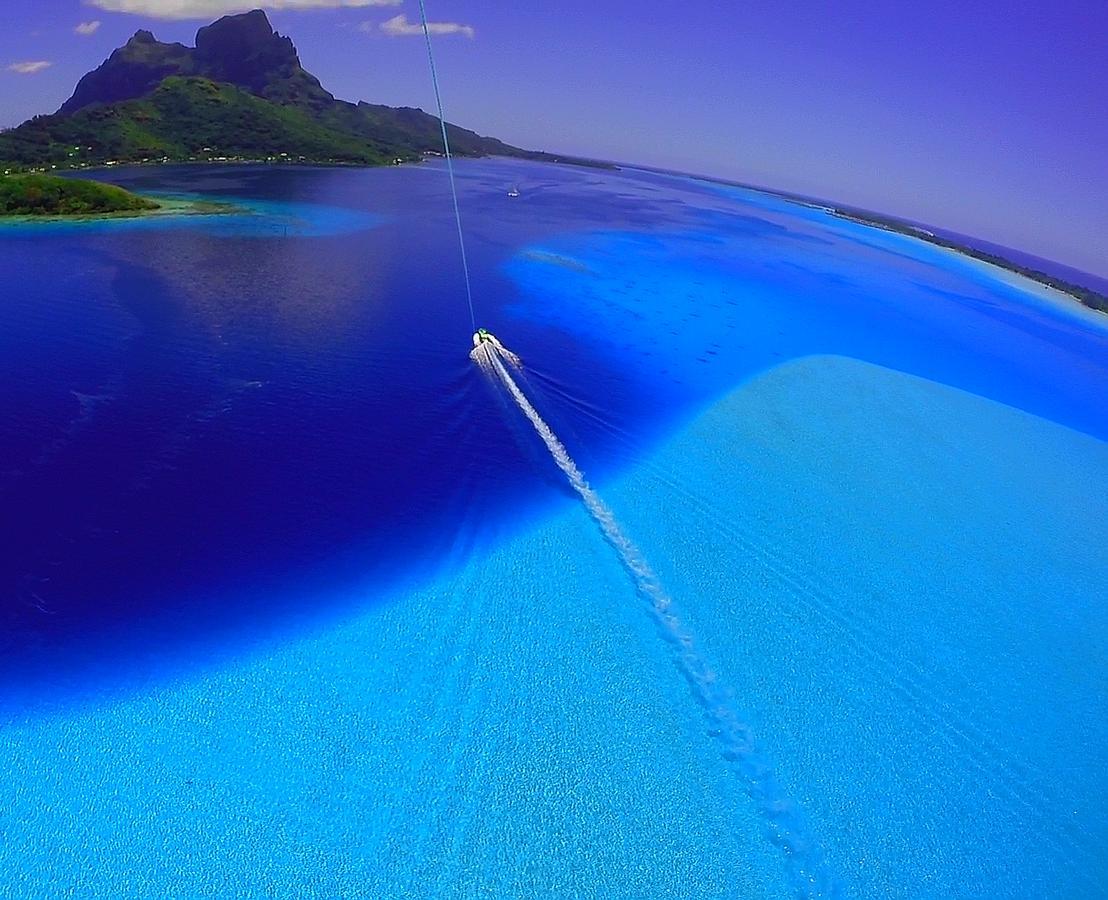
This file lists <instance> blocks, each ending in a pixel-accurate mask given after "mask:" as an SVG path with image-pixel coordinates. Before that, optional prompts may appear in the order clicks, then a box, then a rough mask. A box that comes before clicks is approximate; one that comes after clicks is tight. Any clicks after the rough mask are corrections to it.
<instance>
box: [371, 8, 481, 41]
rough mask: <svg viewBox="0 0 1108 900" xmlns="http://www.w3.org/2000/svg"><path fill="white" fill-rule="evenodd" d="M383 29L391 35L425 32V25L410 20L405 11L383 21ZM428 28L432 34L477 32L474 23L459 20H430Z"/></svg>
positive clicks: (469, 34)
mask: <svg viewBox="0 0 1108 900" xmlns="http://www.w3.org/2000/svg"><path fill="white" fill-rule="evenodd" d="M381 30H382V31H383V32H385V34H387V35H389V36H390V37H405V36H407V35H410V34H423V26H422V25H420V24H419V23H418V22H409V21H408V17H407V16H406V15H404V14H403V13H401V14H400V15H399V16H393V17H392V18H391V19H389V20H388V21H387V22H382V23H381ZM427 30H428V31H429V32H431V34H464V35H465V36H466V37H467V38H471V37H473V36H474V35H475V34H476V33H477V32H475V31H474V30H473V26H472V25H462V24H460V23H458V22H428V23H427Z"/></svg>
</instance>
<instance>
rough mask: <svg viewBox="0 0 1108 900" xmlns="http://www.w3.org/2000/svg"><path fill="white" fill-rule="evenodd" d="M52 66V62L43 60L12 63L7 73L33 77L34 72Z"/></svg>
mask: <svg viewBox="0 0 1108 900" xmlns="http://www.w3.org/2000/svg"><path fill="white" fill-rule="evenodd" d="M52 65H54V64H53V63H52V62H47V61H46V60H45V59H39V60H34V61H32V62H14V63H12V64H11V65H10V66H8V71H9V72H15V73H16V74H17V75H34V74H35V73H36V72H41V71H42V70H43V69H48V68H50V66H52Z"/></svg>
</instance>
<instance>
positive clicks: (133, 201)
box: [0, 175, 162, 217]
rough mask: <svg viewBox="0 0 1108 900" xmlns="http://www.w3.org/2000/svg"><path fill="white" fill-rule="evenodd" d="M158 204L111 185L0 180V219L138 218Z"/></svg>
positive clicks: (44, 178) (36, 178) (41, 178)
mask: <svg viewBox="0 0 1108 900" xmlns="http://www.w3.org/2000/svg"><path fill="white" fill-rule="evenodd" d="M161 208H162V207H161V204H159V203H156V202H155V201H153V200H148V199H147V198H145V197H140V196H138V194H132V193H131V192H130V191H126V190H124V189H123V188H121V187H117V186H116V185H114V184H103V183H101V182H99V181H87V180H83V179H77V178H60V177H58V176H57V175H3V176H0V216H19V217H25V216H26V217H30V216H103V215H137V214H139V213H144V212H152V211H154V210H158V209H161Z"/></svg>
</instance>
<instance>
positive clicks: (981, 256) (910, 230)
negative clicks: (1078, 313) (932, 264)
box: [831, 209, 1108, 313]
mask: <svg viewBox="0 0 1108 900" xmlns="http://www.w3.org/2000/svg"><path fill="white" fill-rule="evenodd" d="M831 212H832V214H834V215H836V216H838V217H839V218H840V219H847V220H848V221H851V222H858V223H859V224H862V225H870V226H873V227H877V228H884V229H885V230H886V231H894V232H896V233H897V234H906V235H908V236H909V237H914V238H919V239H920V240H921V241H927V242H928V243H929V244H934V245H935V246H937V247H943V248H944V249H946V250H953V251H954V252H956V253H961V254H962V255H963V256H969V257H972V258H973V259H977V260H980V261H981V262H985V263H989V264H990V265H993V266H998V267H999V268H1001V269H1007V270H1008V271H1009V272H1015V273H1016V274H1017V275H1022V276H1023V277H1024V278H1030V279H1031V280H1032V281H1037V282H1039V284H1044V285H1046V286H1047V287H1050V288H1054V289H1055V290H1056V291H1061V292H1062V293H1063V294H1069V295H1070V296H1071V297H1073V298H1074V299H1075V300H1077V301H1078V302H1080V303H1082V304H1084V305H1085V306H1087V307H1089V308H1090V309H1095V310H1099V311H1100V312H1104V313H1108V297H1105V296H1104V295H1103V294H1100V293H1097V292H1096V291H1094V290H1090V289H1089V288H1087V287H1082V286H1081V285H1079V284H1074V283H1073V282H1072V281H1066V280H1065V279H1064V278H1056V277H1055V276H1054V275H1051V274H1049V273H1047V272H1040V271H1039V270H1038V269H1032V268H1030V267H1029V266H1022V265H1020V264H1019V263H1016V262H1012V260H1010V259H1005V258H1004V257H1003V256H997V255H996V254H995V253H988V252H987V251H985V250H978V249H977V248H976V247H967V246H966V245H965V244H959V243H957V242H956V241H951V240H948V239H947V238H944V237H939V235H937V234H932V233H931V232H930V231H926V230H925V229H923V228H919V227H917V226H915V225H910V224H909V223H907V222H902V221H901V220H900V219H894V218H892V217H891V216H880V215H877V214H875V213H863V212H859V211H857V210H850V209H832V210H831Z"/></svg>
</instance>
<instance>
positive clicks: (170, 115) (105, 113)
mask: <svg viewBox="0 0 1108 900" xmlns="http://www.w3.org/2000/svg"><path fill="white" fill-rule="evenodd" d="M391 150H392V148H384V147H379V146H376V145H375V144H374V143H373V142H371V141H368V140H366V139H365V138H361V137H358V136H356V135H351V134H349V133H347V134H343V133H341V132H339V131H336V130H333V129H331V128H328V127H326V126H325V125H322V124H320V123H318V122H316V121H314V120H312V119H311V118H309V116H308V115H307V114H306V113H304V112H303V111H301V110H299V109H296V108H295V107H286V106H277V105H275V104H273V103H269V102H267V101H265V100H262V99H261V98H260V97H255V96H254V95H253V94H249V93H247V92H246V91H243V90H240V89H239V88H236V87H234V86H233V85H230V84H220V83H217V82H214V81H209V80H208V79H206V78H195V77H189V78H185V77H180V76H172V77H169V78H166V79H165V80H164V81H162V83H161V84H160V85H159V86H158V88H157V89H156V90H155V91H154V92H153V93H152V94H149V95H148V96H146V97H143V98H142V99H138V100H127V101H124V102H122V103H111V104H103V105H100V104H98V105H92V106H89V107H86V108H85V109H82V110H80V111H79V112H77V113H74V114H72V115H53V116H40V117H38V118H35V119H32V120H31V121H29V122H26V123H24V124H23V125H21V126H20V127H19V128H16V129H14V130H12V131H9V132H6V133H4V134H0V159H3V160H7V161H10V162H12V163H16V164H22V165H25V166H27V165H43V164H51V165H58V166H65V165H68V166H75V165H80V164H82V163H86V164H96V163H103V162H108V161H118V162H139V161H146V160H187V159H212V158H218V157H225V158H232V157H239V158H249V159H258V158H263V159H264V158H267V157H279V156H281V155H282V154H283V155H284V156H286V157H288V158H292V159H299V158H301V157H304V158H307V159H312V160H315V161H328V162H347V163H362V164H374V163H377V164H379V163H383V162H391V161H392V160H393V159H394V158H396V154H395V153H393V152H391ZM407 157H408V158H413V159H414V158H416V157H415V156H413V155H411V154H407Z"/></svg>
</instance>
